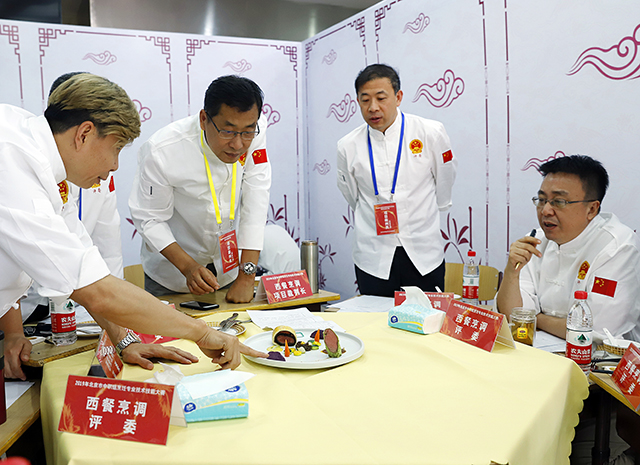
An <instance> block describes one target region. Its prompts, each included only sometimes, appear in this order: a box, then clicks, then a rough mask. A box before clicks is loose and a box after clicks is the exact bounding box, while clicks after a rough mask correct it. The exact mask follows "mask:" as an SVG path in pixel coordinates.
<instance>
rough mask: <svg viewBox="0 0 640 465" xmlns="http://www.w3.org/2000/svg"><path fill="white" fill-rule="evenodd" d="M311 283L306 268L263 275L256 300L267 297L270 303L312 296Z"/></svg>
mask: <svg viewBox="0 0 640 465" xmlns="http://www.w3.org/2000/svg"><path fill="white" fill-rule="evenodd" d="M311 295H313V292H311V284H309V278H308V277H307V272H306V271H305V270H301V271H294V272H291V273H282V274H272V275H267V276H262V278H261V280H260V285H259V286H258V290H257V291H256V300H261V299H264V298H265V297H266V299H267V300H268V301H269V303H270V304H273V303H277V302H285V301H287V300H294V299H300V298H302V297H310V296H311Z"/></svg>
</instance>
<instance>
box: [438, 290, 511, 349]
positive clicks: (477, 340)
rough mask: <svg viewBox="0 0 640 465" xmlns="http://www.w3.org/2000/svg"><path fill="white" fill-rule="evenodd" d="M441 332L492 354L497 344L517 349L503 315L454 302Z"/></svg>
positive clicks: (450, 305)
mask: <svg viewBox="0 0 640 465" xmlns="http://www.w3.org/2000/svg"><path fill="white" fill-rule="evenodd" d="M440 332H441V333H443V334H446V335H447V336H451V337H452V338H454V339H458V340H460V341H464V342H466V343H468V344H471V345H472V346H476V347H479V348H481V349H483V350H486V351H487V352H491V351H492V350H493V347H494V345H495V343H496V341H497V342H500V343H501V344H504V345H506V346H508V347H513V348H515V343H514V342H513V336H511V331H509V324H508V323H507V319H506V318H505V316H504V315H503V314H501V313H496V312H492V311H491V310H485V309H483V308H480V307H476V306H474V305H470V304H466V303H464V302H459V301H457V300H454V301H452V302H451V303H450V304H449V309H448V310H447V313H446V315H445V317H444V323H443V324H442V328H441V329H440Z"/></svg>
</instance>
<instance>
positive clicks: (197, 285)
mask: <svg viewBox="0 0 640 465" xmlns="http://www.w3.org/2000/svg"><path fill="white" fill-rule="evenodd" d="M184 276H185V278H187V286H188V287H189V292H191V293H192V294H195V295H202V294H209V293H210V292H215V291H217V290H218V289H220V284H218V280H217V279H216V277H215V275H214V274H213V273H212V272H211V270H209V269H208V268H207V267H204V266H202V265H200V264H198V263H196V264H195V266H193V267H191V268H189V269H188V270H186V271H185V273H184Z"/></svg>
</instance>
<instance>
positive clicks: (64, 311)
mask: <svg viewBox="0 0 640 465" xmlns="http://www.w3.org/2000/svg"><path fill="white" fill-rule="evenodd" d="M56 302H59V303H56ZM49 313H51V340H52V341H53V343H54V344H55V345H57V346H68V345H71V344H73V343H74V342H76V341H77V340H78V335H77V334H76V308H75V306H74V305H73V301H72V300H71V299H65V300H62V301H61V302H60V301H59V300H57V299H56V301H54V300H53V299H49Z"/></svg>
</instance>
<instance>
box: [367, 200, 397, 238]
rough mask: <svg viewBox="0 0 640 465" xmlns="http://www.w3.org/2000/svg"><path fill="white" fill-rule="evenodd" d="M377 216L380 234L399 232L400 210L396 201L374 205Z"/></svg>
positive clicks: (377, 228)
mask: <svg viewBox="0 0 640 465" xmlns="http://www.w3.org/2000/svg"><path fill="white" fill-rule="evenodd" d="M373 209H374V213H375V217H376V233H377V234H378V236H386V235H387V234H398V232H400V229H399V227H398V211H397V209H396V203H395V202H390V203H378V204H376V205H374V206H373Z"/></svg>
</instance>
